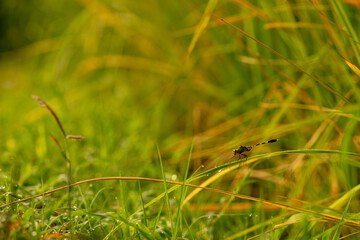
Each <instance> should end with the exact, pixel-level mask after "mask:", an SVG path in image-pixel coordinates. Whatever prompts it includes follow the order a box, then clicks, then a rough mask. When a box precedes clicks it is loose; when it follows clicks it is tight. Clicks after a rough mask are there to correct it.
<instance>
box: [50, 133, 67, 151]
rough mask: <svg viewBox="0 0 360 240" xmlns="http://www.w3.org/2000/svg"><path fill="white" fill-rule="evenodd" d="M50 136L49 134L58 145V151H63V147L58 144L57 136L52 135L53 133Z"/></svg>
mask: <svg viewBox="0 0 360 240" xmlns="http://www.w3.org/2000/svg"><path fill="white" fill-rule="evenodd" d="M50 136H51V138H52V140H54V142H55V143H56V145H58V147H59V148H60V151H61V152H64V149H63V148H62V147H61V145H60V143H59V141H58V140H57V138H56V137H54V136H53V135H50Z"/></svg>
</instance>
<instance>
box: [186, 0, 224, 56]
mask: <svg viewBox="0 0 360 240" xmlns="http://www.w3.org/2000/svg"><path fill="white" fill-rule="evenodd" d="M216 4H217V0H209V1H208V4H207V6H206V8H205V11H204V14H203V16H202V17H201V20H200V22H199V24H198V25H197V27H196V30H195V33H194V36H193V38H192V39H191V42H190V45H189V47H188V50H187V53H186V60H187V59H189V57H190V55H191V53H192V51H193V50H194V48H195V45H196V43H197V42H198V40H199V38H200V36H201V34H202V33H203V32H204V30H205V29H206V27H207V26H208V24H209V20H210V17H211V13H212V12H213V11H214V9H215V7H216Z"/></svg>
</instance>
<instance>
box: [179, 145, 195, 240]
mask: <svg viewBox="0 0 360 240" xmlns="http://www.w3.org/2000/svg"><path fill="white" fill-rule="evenodd" d="M194 142H195V139H194V140H193V143H192V144H191V147H190V153H189V158H188V161H187V165H186V169H185V174H184V181H183V184H182V186H181V192H180V201H179V207H178V212H177V215H176V225H175V235H174V237H177V234H178V229H179V226H180V219H181V218H182V211H181V210H182V206H183V202H184V198H185V195H186V190H187V187H186V185H185V183H186V182H187V176H188V174H189V168H190V160H191V154H192V152H193V149H194Z"/></svg>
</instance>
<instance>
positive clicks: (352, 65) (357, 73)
mask: <svg viewBox="0 0 360 240" xmlns="http://www.w3.org/2000/svg"><path fill="white" fill-rule="evenodd" d="M344 61H345V62H346V64H347V65H348V66H349V67H350V68H351V70H353V71H354V73H356V75H358V77H360V69H359V68H358V67H357V66H355V65H354V64H352V63H351V62H349V61H348V60H346V59H345V58H344Z"/></svg>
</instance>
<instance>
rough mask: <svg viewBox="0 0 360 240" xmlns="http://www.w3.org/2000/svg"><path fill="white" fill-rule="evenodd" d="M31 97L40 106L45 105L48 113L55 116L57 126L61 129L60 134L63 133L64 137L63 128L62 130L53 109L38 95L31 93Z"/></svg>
mask: <svg viewBox="0 0 360 240" xmlns="http://www.w3.org/2000/svg"><path fill="white" fill-rule="evenodd" d="M32 98H33V99H35V100H36V101H38V103H39V104H40V105H41V106H42V107H46V108H47V110H49V112H50V114H51V115H52V116H53V117H54V118H55V120H56V122H57V124H58V126H59V128H60V130H61V132H62V134H63V135H64V137H66V133H65V130H64V128H63V126H62V125H61V122H60V120H59V118H58V117H57V115H56V113H55V111H54V110H52V108H51V107H50V106H49V105H48V104H47V103H46V102H45V101H44V100H42V99H41V98H40V97H38V96H35V95H33V96H32Z"/></svg>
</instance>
